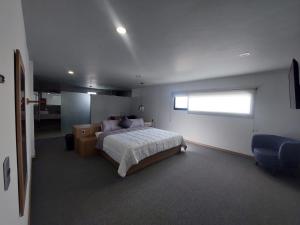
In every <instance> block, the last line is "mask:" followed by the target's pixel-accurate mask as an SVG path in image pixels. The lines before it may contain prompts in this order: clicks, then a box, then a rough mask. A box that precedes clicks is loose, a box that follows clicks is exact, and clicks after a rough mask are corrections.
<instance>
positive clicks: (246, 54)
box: [239, 52, 251, 57]
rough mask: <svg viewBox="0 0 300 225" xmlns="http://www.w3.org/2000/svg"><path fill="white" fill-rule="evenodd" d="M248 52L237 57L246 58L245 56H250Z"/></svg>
mask: <svg viewBox="0 0 300 225" xmlns="http://www.w3.org/2000/svg"><path fill="white" fill-rule="evenodd" d="M250 55H251V54H250V52H245V53H241V54H239V57H247V56H250Z"/></svg>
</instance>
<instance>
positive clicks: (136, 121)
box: [131, 118, 145, 128]
mask: <svg viewBox="0 0 300 225" xmlns="http://www.w3.org/2000/svg"><path fill="white" fill-rule="evenodd" d="M131 121H132V124H131V127H132V128H134V127H144V126H145V124H144V119H143V118H139V119H131Z"/></svg>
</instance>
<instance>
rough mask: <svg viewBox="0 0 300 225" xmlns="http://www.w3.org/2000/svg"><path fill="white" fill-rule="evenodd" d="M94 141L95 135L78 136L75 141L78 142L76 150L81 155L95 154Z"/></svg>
mask: <svg viewBox="0 0 300 225" xmlns="http://www.w3.org/2000/svg"><path fill="white" fill-rule="evenodd" d="M96 142H97V138H96V136H95V135H94V136H90V137H81V138H79V139H78V143H77V144H78V145H77V151H78V153H79V155H80V156H82V157H87V156H93V155H96V154H97V150H96Z"/></svg>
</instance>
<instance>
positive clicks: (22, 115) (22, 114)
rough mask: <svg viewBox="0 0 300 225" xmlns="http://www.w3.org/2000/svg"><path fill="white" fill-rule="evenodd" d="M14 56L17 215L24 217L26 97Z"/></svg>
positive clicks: (20, 68)
mask: <svg viewBox="0 0 300 225" xmlns="http://www.w3.org/2000/svg"><path fill="white" fill-rule="evenodd" d="M14 56H15V113H16V146H17V164H18V190H19V213H20V216H23V215H24V207H25V198H26V188H27V177H28V171H27V148H26V146H27V145H26V97H25V69H24V65H23V61H22V57H21V53H20V51H19V50H16V51H15V53H14Z"/></svg>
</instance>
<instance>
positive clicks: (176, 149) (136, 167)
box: [98, 145, 181, 176]
mask: <svg viewBox="0 0 300 225" xmlns="http://www.w3.org/2000/svg"><path fill="white" fill-rule="evenodd" d="M98 151H99V150H98ZM99 152H100V155H101V156H102V157H104V158H105V159H107V160H108V161H110V162H111V163H112V164H113V165H114V167H116V168H118V167H119V163H118V162H116V161H115V160H114V159H112V158H111V157H110V156H109V155H108V154H107V153H106V152H104V151H103V150H100V151H99ZM180 152H181V146H180V145H179V146H176V147H174V148H170V149H167V150H165V151H162V152H159V153H156V154H155V155H151V156H149V157H147V158H145V159H143V160H141V161H140V162H139V163H138V164H137V165H133V166H131V167H130V168H129V170H128V171H127V173H126V176H128V175H130V174H133V173H135V172H138V171H140V170H142V169H144V168H145V167H147V166H150V165H152V164H154V163H157V162H159V161H161V160H164V159H166V158H169V157H171V156H173V155H176V154H178V153H180Z"/></svg>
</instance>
